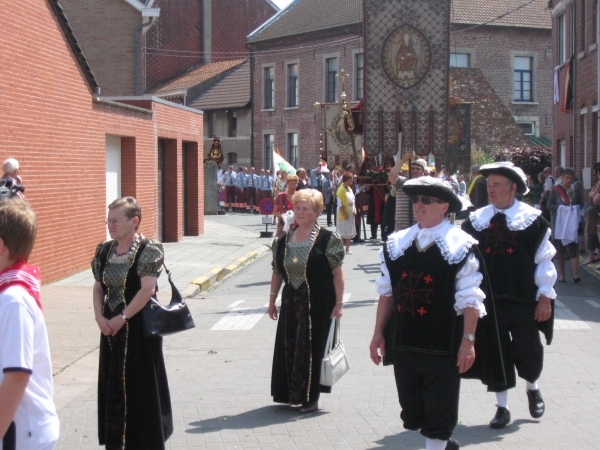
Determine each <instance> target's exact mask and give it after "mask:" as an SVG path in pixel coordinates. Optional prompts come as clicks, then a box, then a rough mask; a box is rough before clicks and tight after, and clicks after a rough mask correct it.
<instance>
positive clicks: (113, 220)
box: [104, 219, 131, 225]
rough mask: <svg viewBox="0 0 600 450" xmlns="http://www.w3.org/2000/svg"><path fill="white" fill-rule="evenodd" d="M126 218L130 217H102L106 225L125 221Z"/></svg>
mask: <svg viewBox="0 0 600 450" xmlns="http://www.w3.org/2000/svg"><path fill="white" fill-rule="evenodd" d="M128 220H131V219H104V223H105V224H106V225H116V224H118V223H123V222H127V221H128Z"/></svg>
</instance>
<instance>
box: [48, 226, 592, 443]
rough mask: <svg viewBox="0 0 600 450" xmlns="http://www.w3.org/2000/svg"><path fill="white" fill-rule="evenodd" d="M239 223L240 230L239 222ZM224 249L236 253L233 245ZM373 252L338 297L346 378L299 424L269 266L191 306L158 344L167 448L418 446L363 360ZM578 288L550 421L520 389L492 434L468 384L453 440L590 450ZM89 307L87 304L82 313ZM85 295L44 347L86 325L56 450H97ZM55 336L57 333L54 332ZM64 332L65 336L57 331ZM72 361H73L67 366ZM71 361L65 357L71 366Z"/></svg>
mask: <svg viewBox="0 0 600 450" xmlns="http://www.w3.org/2000/svg"><path fill="white" fill-rule="evenodd" d="M244 220H245V219H244ZM232 242H235V241H234V240H232ZM378 249H379V243H378V241H377V243H375V242H372V243H371V242H369V243H367V244H364V245H360V246H355V247H354V248H353V255H350V256H349V257H347V260H346V262H345V264H344V271H345V275H346V279H347V281H346V292H347V294H350V295H347V296H346V297H349V299H348V302H347V304H346V306H345V313H344V318H343V319H342V337H343V341H344V344H345V346H346V348H347V351H348V353H349V356H350V362H351V370H350V372H349V373H348V374H347V375H346V376H345V377H344V378H343V379H342V380H341V381H340V382H339V384H337V385H336V386H335V387H334V389H333V393H332V394H330V395H323V396H322V397H321V398H322V400H321V403H320V406H321V410H320V411H319V412H318V413H315V414H311V415H306V416H305V415H301V414H299V413H298V412H297V410H296V409H291V408H289V407H286V406H281V405H276V404H274V403H272V402H271V398H270V370H271V360H272V351H273V342H274V337H275V328H276V323H275V322H273V321H271V320H270V319H269V318H268V317H267V315H266V304H267V301H268V292H269V280H270V257H269V255H266V256H264V257H262V258H260V259H259V260H257V261H255V262H253V263H252V264H251V265H249V266H247V267H246V268H244V269H243V270H242V271H240V272H238V273H237V274H235V275H232V276H231V277H229V278H228V279H226V280H224V281H223V282H221V283H220V284H219V285H217V286H216V287H215V288H213V289H212V290H211V291H209V292H208V293H205V294H203V295H201V296H200V297H198V298H194V299H192V300H191V301H190V302H189V303H190V307H191V310H192V313H193V315H194V319H195V321H196V328H195V329H193V330H191V331H188V332H186V333H181V334H179V335H175V336H172V337H168V338H165V357H166V363H167V370H168V374H169V384H170V387H171V394H172V402H173V410H174V415H175V433H174V435H173V436H172V438H171V439H170V440H169V441H168V448H171V449H204V448H206V449H371V448H382V449H383V448H390V449H392V448H394V449H400V448H402V449H419V448H423V438H422V436H421V435H419V434H418V433H415V432H410V431H405V430H403V429H402V425H401V423H400V420H399V412H400V409H399V405H398V401H397V395H396V390H395V385H394V380H393V373H392V370H391V369H389V368H382V367H376V366H374V365H373V364H372V362H371V361H370V359H369V357H368V344H369V341H370V338H371V333H372V329H373V324H374V319H375V311H376V297H375V294H374V280H375V279H376V277H377V276H378V273H379V268H378V263H377V251H378ZM581 276H582V279H583V283H582V284H581V285H579V286H577V287H575V285H573V283H566V284H560V285H559V286H558V292H559V295H560V304H559V308H558V311H559V313H558V316H559V320H558V321H557V330H556V332H555V340H554V342H553V344H552V345H551V346H549V347H547V348H546V364H545V366H546V367H545V370H544V373H543V375H542V379H541V381H540V386H541V389H542V394H543V396H544V399H545V400H546V405H547V410H546V414H545V416H544V417H543V418H542V419H541V420H534V419H532V418H531V417H530V416H529V413H528V410H527V400H526V396H525V392H524V391H525V386H524V383H523V382H521V381H522V380H520V382H519V384H518V386H517V389H516V390H514V391H512V392H511V395H510V396H509V403H510V405H509V406H510V409H511V412H512V416H513V423H512V424H511V425H509V427H507V428H506V429H504V430H499V431H497V430H491V429H490V428H489V427H488V425H487V424H488V422H489V420H490V419H491V418H492V416H493V414H494V412H495V406H494V403H495V397H494V396H492V395H489V394H487V393H486V392H485V389H484V388H483V386H482V385H481V384H480V383H478V382H475V381H466V382H463V384H462V388H461V407H460V422H459V425H458V427H457V429H456V432H455V437H456V438H457V439H458V440H459V441H460V442H461V444H462V448H469V449H596V448H599V445H598V443H597V440H598V436H599V431H598V430H600V418H599V417H600V414H599V413H600V407H599V405H600V398H599V396H600V388H599V386H598V375H599V374H600V342H599V338H598V336H599V333H598V331H599V328H600V325H599V322H600V300H598V296H597V292H598V286H599V282H598V278H597V277H596V275H591V274H590V272H587V271H583V270H582V273H581ZM83 298H85V302H83V303H82V302H81V301H80V300H82V299H83ZM88 300H89V292H88V291H85V292H84V291H82V292H80V293H79V294H73V297H72V298H71V300H70V301H72V302H73V310H72V312H70V313H69V314H68V315H67V314H65V317H64V322H62V321H60V320H54V321H53V322H52V327H51V329H50V334H51V337H52V335H53V334H58V333H59V331H60V330H63V329H64V328H67V329H68V327H70V326H71V325H70V324H72V323H73V320H75V318H81V321H82V322H84V323H85V326H80V325H78V326H77V329H78V330H79V331H78V333H77V334H76V335H74V336H73V337H72V338H71V341H68V340H65V342H63V343H61V344H57V343H55V342H54V343H53V349H52V350H53V352H54V353H55V354H54V357H55V358H56V357H61V356H62V355H61V353H64V352H68V349H69V342H77V345H76V346H77V347H78V348H80V347H81V345H80V344H79V343H80V342H82V341H83V342H89V350H88V352H87V353H85V352H83V353H82V354H81V355H79V356H78V358H79V359H76V360H73V361H72V363H71V365H69V366H68V367H66V368H63V369H62V371H61V372H60V373H58V374H57V375H56V376H55V388H56V403H57V406H58V410H59V416H60V419H61V437H60V441H59V445H58V448H59V449H79V448H81V449H95V448H98V446H97V444H96V442H97V439H96V423H95V421H96V377H97V358H98V353H97V349H96V348H95V345H96V344H95V343H96V342H97V338H98V332H97V330H96V327H95V325H94V323H93V319H92V318H91V315H92V313H91V309H90V307H89V301H88ZM57 328H58V330H57ZM62 333H64V331H62ZM71 356H77V355H71ZM67 359H68V358H65V360H67Z"/></svg>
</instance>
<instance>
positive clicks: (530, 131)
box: [518, 122, 535, 136]
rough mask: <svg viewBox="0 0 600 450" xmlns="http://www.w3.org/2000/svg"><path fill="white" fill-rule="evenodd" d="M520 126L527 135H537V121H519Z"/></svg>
mask: <svg viewBox="0 0 600 450" xmlns="http://www.w3.org/2000/svg"><path fill="white" fill-rule="evenodd" d="M518 125H519V127H521V130H523V133H525V134H526V135H527V136H535V123H533V122H518Z"/></svg>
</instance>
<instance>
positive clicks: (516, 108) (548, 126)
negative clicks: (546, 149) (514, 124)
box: [450, 25, 554, 138]
mask: <svg viewBox="0 0 600 450" xmlns="http://www.w3.org/2000/svg"><path fill="white" fill-rule="evenodd" d="M463 28H464V27H461V26H458V25H457V26H454V27H453V33H452V34H451V35H450V36H451V46H452V47H453V48H456V47H458V48H469V49H475V55H474V58H473V59H474V61H473V64H472V66H471V67H474V68H477V69H480V70H481V72H482V73H483V75H484V76H485V77H486V78H487V80H488V81H489V83H490V84H491V86H492V87H493V88H494V91H495V92H496V94H497V95H498V96H499V97H500V99H501V100H502V102H503V103H504V105H505V106H506V107H507V108H508V109H509V111H510V112H511V114H512V115H513V116H537V117H539V119H540V136H545V137H547V138H551V136H552V92H553V91H552V89H553V84H552V68H553V67H554V64H553V61H552V31H551V30H549V29H548V30H541V29H528V28H508V27H497V26H482V27H477V28H473V29H471V30H467V31H460V30H462V29H463ZM511 51H520V52H532V53H536V54H537V72H535V73H534V74H533V77H534V80H536V81H535V85H534V90H535V91H537V92H534V96H535V97H537V98H536V100H537V103H538V104H537V105H536V104H519V103H518V102H513V71H512V61H511V60H512V55H511ZM455 81H459V80H455Z"/></svg>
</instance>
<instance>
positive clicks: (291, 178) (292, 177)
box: [287, 173, 299, 183]
mask: <svg viewBox="0 0 600 450" xmlns="http://www.w3.org/2000/svg"><path fill="white" fill-rule="evenodd" d="M298 180H299V178H298V175H292V174H291V173H290V174H288V176H287V182H288V183H289V182H290V181H295V182H296V183H297V182H298Z"/></svg>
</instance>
